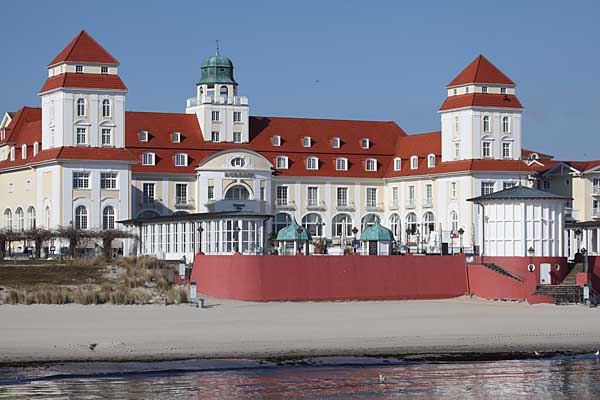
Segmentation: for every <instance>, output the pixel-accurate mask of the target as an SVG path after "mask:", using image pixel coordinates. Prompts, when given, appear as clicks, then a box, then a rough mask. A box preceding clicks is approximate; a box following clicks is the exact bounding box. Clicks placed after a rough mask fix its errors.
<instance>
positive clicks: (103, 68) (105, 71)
mask: <svg viewBox="0 0 600 400" xmlns="http://www.w3.org/2000/svg"><path fill="white" fill-rule="evenodd" d="M100 73H101V74H102V75H106V74H108V67H106V66H102V67H100Z"/></svg>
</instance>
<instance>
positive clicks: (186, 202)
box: [175, 197, 194, 209]
mask: <svg viewBox="0 0 600 400" xmlns="http://www.w3.org/2000/svg"><path fill="white" fill-rule="evenodd" d="M175 208H179V209H190V208H194V200H193V199H188V198H187V197H176V198H175Z"/></svg>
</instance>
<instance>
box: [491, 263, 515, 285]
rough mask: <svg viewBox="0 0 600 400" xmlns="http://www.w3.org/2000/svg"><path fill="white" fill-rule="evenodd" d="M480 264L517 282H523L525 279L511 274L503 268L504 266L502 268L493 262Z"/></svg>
mask: <svg viewBox="0 0 600 400" xmlns="http://www.w3.org/2000/svg"><path fill="white" fill-rule="evenodd" d="M482 265H483V266H484V267H486V268H487V269H490V270H492V271H494V272H496V273H498V274H500V275H504V276H506V277H508V278H510V279H513V280H515V281H517V282H525V280H524V279H523V278H521V277H520V276H518V275H515V274H513V273H512V272H509V271H507V270H505V269H504V268H502V267H501V266H499V265H497V264H494V263H482Z"/></svg>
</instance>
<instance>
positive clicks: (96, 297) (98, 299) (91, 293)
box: [73, 289, 106, 304]
mask: <svg viewBox="0 0 600 400" xmlns="http://www.w3.org/2000/svg"><path fill="white" fill-rule="evenodd" d="M73 301H74V302H75V303H77V304H104V303H106V295H105V294H104V292H103V291H102V290H101V289H100V290H98V289H76V290H75V292H74V293H73Z"/></svg>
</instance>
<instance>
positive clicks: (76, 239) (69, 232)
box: [57, 226, 94, 258]
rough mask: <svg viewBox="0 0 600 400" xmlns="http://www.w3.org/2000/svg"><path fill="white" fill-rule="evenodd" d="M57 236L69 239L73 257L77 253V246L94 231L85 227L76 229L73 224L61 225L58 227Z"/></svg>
mask: <svg viewBox="0 0 600 400" xmlns="http://www.w3.org/2000/svg"><path fill="white" fill-rule="evenodd" d="M57 236H58V237H61V238H63V239H67V240H68V241H69V255H70V256H71V257H73V258H75V256H76V255H77V254H76V252H77V248H78V247H80V245H81V243H82V242H83V241H85V240H87V239H89V238H91V237H94V236H93V235H92V231H88V230H84V229H75V228H74V227H72V226H61V227H60V228H58V231H57Z"/></svg>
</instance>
